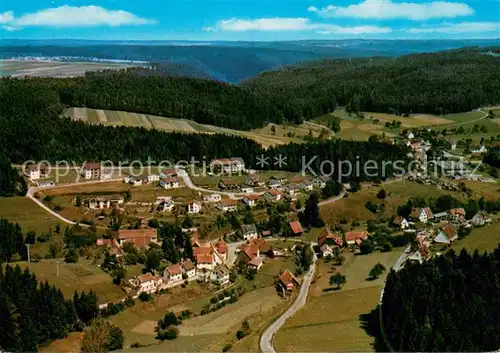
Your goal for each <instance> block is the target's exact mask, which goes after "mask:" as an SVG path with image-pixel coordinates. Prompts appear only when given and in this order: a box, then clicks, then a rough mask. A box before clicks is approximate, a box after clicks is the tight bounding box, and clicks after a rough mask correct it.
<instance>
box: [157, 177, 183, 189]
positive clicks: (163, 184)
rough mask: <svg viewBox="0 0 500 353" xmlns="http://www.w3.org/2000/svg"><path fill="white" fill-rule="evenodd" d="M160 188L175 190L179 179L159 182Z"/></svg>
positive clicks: (168, 178) (172, 178)
mask: <svg viewBox="0 0 500 353" xmlns="http://www.w3.org/2000/svg"><path fill="white" fill-rule="evenodd" d="M160 186H161V187H162V188H164V189H175V188H178V187H179V178H177V177H167V178H163V179H161V180H160Z"/></svg>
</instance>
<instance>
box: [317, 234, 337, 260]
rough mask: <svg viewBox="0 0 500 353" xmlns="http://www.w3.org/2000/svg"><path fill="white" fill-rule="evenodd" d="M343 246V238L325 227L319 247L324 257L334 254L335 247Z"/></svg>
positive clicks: (319, 240) (319, 239)
mask: <svg viewBox="0 0 500 353" xmlns="http://www.w3.org/2000/svg"><path fill="white" fill-rule="evenodd" d="M341 246H342V239H341V238H338V237H336V236H334V235H333V233H332V232H331V231H330V230H329V229H328V228H325V229H324V230H323V232H321V235H320V236H319V237H318V247H319V250H320V252H321V255H322V256H323V257H328V256H330V257H331V256H333V255H334V251H335V250H334V249H335V248H340V247H341Z"/></svg>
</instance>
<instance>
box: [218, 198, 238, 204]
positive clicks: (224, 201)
mask: <svg viewBox="0 0 500 353" xmlns="http://www.w3.org/2000/svg"><path fill="white" fill-rule="evenodd" d="M220 203H221V204H222V205H223V206H236V205H237V204H238V202H237V201H236V200H232V199H224V200H221V201H220Z"/></svg>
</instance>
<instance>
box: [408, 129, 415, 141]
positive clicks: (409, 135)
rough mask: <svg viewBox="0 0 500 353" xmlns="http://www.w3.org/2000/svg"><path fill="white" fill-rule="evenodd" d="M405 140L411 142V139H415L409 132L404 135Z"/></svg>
mask: <svg viewBox="0 0 500 353" xmlns="http://www.w3.org/2000/svg"><path fill="white" fill-rule="evenodd" d="M406 138H407V139H408V140H411V139H414V138H415V135H414V134H413V132H411V131H409V132H408V133H407V134H406Z"/></svg>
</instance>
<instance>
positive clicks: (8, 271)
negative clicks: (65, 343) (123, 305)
mask: <svg viewBox="0 0 500 353" xmlns="http://www.w3.org/2000/svg"><path fill="white" fill-rule="evenodd" d="M98 314H99V310H98V307H97V297H96V296H95V294H94V293H92V292H91V293H88V294H85V293H81V294H77V293H75V296H74V298H73V300H66V299H64V297H63V294H62V292H61V291H60V290H59V289H56V288H55V287H53V286H49V285H48V284H47V283H46V282H45V283H39V282H38V280H37V279H36V277H35V275H33V274H31V273H30V272H29V271H28V270H25V271H24V272H23V271H21V269H20V267H19V266H16V267H15V268H13V267H10V266H6V267H5V268H3V267H0V332H1V334H0V350H2V351H7V352H36V351H37V350H38V345H42V344H46V343H49V342H50V341H52V340H55V339H59V338H64V337H66V335H67V334H68V333H69V332H70V331H73V330H76V329H78V328H79V327H80V328H81V327H82V326H83V324H89V323H90V322H91V321H92V320H93V319H94V318H96V317H97V316H98Z"/></svg>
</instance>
